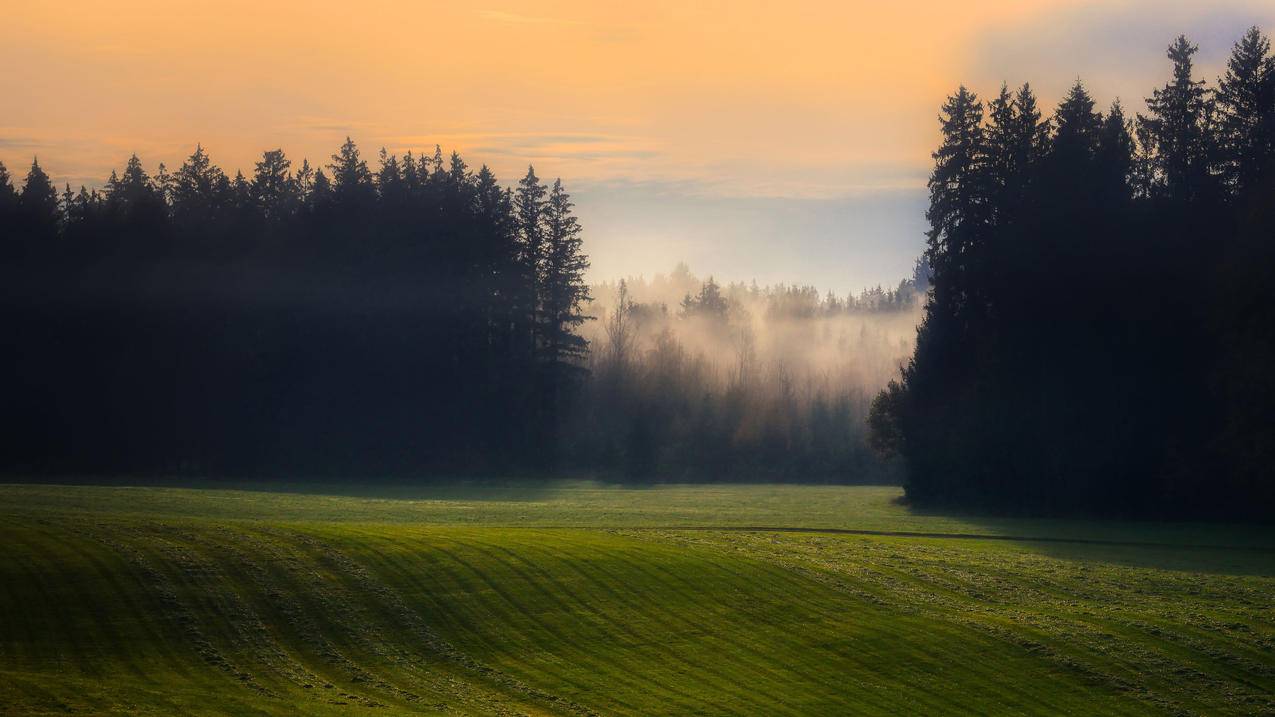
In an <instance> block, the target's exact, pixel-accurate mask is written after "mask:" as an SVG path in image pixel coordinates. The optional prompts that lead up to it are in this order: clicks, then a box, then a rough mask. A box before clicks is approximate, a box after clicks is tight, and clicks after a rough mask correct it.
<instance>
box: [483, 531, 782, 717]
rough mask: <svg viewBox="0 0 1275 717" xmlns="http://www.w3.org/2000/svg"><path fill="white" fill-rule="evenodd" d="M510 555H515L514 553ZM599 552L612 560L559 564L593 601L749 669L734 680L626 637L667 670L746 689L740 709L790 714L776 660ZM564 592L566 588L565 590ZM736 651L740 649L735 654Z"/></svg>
mask: <svg viewBox="0 0 1275 717" xmlns="http://www.w3.org/2000/svg"><path fill="white" fill-rule="evenodd" d="M505 550H508V548H505ZM510 552H511V553H512V551H510ZM598 552H600V553H603V554H604V555H606V557H607V558H608V560H606V561H603V560H599V559H596V558H595V559H591V560H588V562H587V563H586V562H585V561H584V560H583V559H581V558H579V557H573V556H572V555H570V554H561V555H559V556H558V558H559V562H558V564H559V565H561V566H562V567H563V568H565V569H566V570H569V571H571V574H572V575H573V576H574V577H575V578H577V579H578V580H580V581H583V582H585V583H588V584H589V585H590V587H591V595H590V596H591V597H593V598H594V599H596V600H597V601H598V602H600V603H611V604H613V605H614V606H616V607H618V608H619V609H620V610H622V611H623V612H625V613H627V614H631V615H634V616H639V617H640V618H641V621H642V622H643V623H646V624H651V623H654V624H656V625H657V626H658V628H659V631H660V632H662V633H664V634H667V635H669V636H671V637H673V638H674V639H675V640H676V641H677V642H678V644H681V643H683V642H684V641H686V640H687V639H688V638H691V639H696V640H698V641H702V642H704V643H705V644H708V645H712V646H713V650H714V651H716V652H719V653H720V654H722V655H729V662H731V664H732V665H744V666H746V667H745V669H744V670H741V671H740V673H738V674H733V675H732V674H731V673H729V672H728V671H727V670H726V668H724V667H722V666H720V665H719V664H718V663H717V662H713V661H710V662H709V663H708V664H704V663H703V662H695V661H693V660H692V659H690V658H689V657H688V656H687V655H686V654H684V653H682V652H680V651H678V650H677V649H675V648H672V647H669V646H668V644H667V643H665V642H664V641H658V640H655V641H653V640H652V635H651V634H649V633H642V632H641V631H639V630H638V629H636V628H628V629H626V633H627V634H629V635H631V636H632V638H633V639H634V640H636V641H638V642H640V643H643V644H651V643H654V644H655V645H656V646H657V648H658V649H659V658H660V659H662V660H664V661H665V662H664V664H665V666H671V664H672V663H676V664H678V665H682V666H683V668H684V670H685V674H693V675H695V677H696V679H700V678H701V676H703V675H712V676H713V678H714V680H713V684H715V685H718V686H719V689H723V690H725V691H726V692H727V693H730V692H736V693H738V692H740V691H741V686H744V687H746V689H747V691H746V692H745V693H744V694H743V695H742V696H741V699H740V700H739V703H740V704H741V705H742V704H747V705H751V706H752V707H753V708H754V709H757V710H762V709H764V710H766V711H768V712H769V713H772V714H776V713H789V712H790V708H789V706H788V705H786V704H785V703H783V702H782V701H779V700H777V699H776V698H775V697H774V695H775V694H776V693H777V691H776V690H774V689H772V688H773V687H774V685H775V682H776V671H775V670H774V669H773V668H774V660H773V659H770V660H765V659H762V660H759V659H756V657H755V655H753V654H751V651H750V650H745V649H740V648H741V647H742V646H741V645H740V643H738V642H736V641H731V640H722V639H721V636H723V635H725V636H729V635H731V634H734V633H735V632H736V631H735V630H734V629H733V628H734V627H735V626H733V625H732V626H730V628H728V629H720V628H719V629H717V630H708V629H705V627H704V621H703V620H696V619H695V617H697V616H698V615H697V614H696V615H691V614H688V613H687V612H685V611H681V610H677V609H667V608H661V601H665V600H667V599H668V598H669V597H671V596H672V595H673V594H675V590H673V588H672V587H671V586H669V585H668V584H667V583H662V584H660V585H659V586H658V587H654V588H653V587H651V586H649V585H636V584H634V583H632V582H631V581H625V580H623V579H622V578H621V577H619V576H617V575H616V574H614V573H612V572H610V571H608V569H607V568H606V567H604V566H605V565H606V564H609V563H611V561H613V560H616V553H614V552H610V553H608V552H605V551H602V550H599V551H598ZM584 566H587V567H584ZM543 572H544V575H545V576H546V578H547V579H549V580H551V581H553V582H554V583H555V584H561V581H560V580H557V579H555V578H554V577H553V575H554V574H553V573H551V572H548V571H543ZM563 589H567V588H566V587H565V586H563ZM589 609H590V610H591V611H593V612H594V613H595V614H597V615H599V616H602V615H603V614H604V613H603V612H602V611H601V610H600V609H599V608H596V607H591V608H589ZM606 619H608V620H611V621H612V622H615V623H619V622H621V621H619V620H615V619H614V618H613V617H610V616H607V617H606ZM657 634H658V633H657ZM731 648H735V649H733V650H731ZM724 661H725V660H724ZM759 698H761V699H759ZM761 704H765V705H766V706H765V708H763V707H761V706H760V705H761Z"/></svg>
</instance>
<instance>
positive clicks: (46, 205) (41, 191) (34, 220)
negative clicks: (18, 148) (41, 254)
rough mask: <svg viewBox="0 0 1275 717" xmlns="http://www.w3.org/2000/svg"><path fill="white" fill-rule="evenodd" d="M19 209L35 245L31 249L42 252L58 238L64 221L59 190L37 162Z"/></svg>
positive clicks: (29, 172)
mask: <svg viewBox="0 0 1275 717" xmlns="http://www.w3.org/2000/svg"><path fill="white" fill-rule="evenodd" d="M17 209H18V212H19V214H20V215H21V226H22V227H23V230H24V233H25V235H26V238H27V240H28V241H30V242H33V243H32V244H31V245H30V246H29V247H28V250H30V251H40V250H43V249H44V248H45V247H46V246H47V243H48V242H49V241H51V240H53V239H54V238H56V237H57V233H58V224H59V221H60V219H61V212H60V211H59V207H58V191H57V189H55V188H54V187H53V182H52V181H50V180H49V175H47V174H45V172H44V170H43V169H42V168H41V167H40V161H39V160H38V159H33V160H32V161H31V169H30V171H28V172H27V180H26V184H24V185H23V187H22V193H21V194H20V195H18V207H17Z"/></svg>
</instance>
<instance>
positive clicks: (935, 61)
mask: <svg viewBox="0 0 1275 717" xmlns="http://www.w3.org/2000/svg"><path fill="white" fill-rule="evenodd" d="M6 5H7V7H6V8H5V9H4V13H3V14H4V21H3V22H0V66H3V67H4V68H5V71H4V72H3V73H0V102H2V103H3V104H2V105H0V110H2V111H0V161H4V162H5V163H6V164H7V165H8V166H9V167H10V169H11V171H12V172H13V173H15V174H18V175H19V176H20V175H21V174H23V173H24V172H25V166H26V165H27V164H29V162H30V157H31V155H33V154H38V155H39V156H40V159H41V162H42V164H43V165H45V166H46V167H47V168H48V170H49V171H50V173H51V174H53V175H54V177H55V178H57V179H59V180H60V181H70V182H71V183H73V184H80V183H88V184H100V182H101V181H102V179H103V178H104V177H105V176H106V175H107V174H108V173H109V171H110V169H111V168H112V167H118V166H120V165H122V163H123V161H124V160H125V159H126V158H127V156H128V155H129V154H130V153H132V152H137V153H138V154H139V155H141V156H142V158H143V160H144V161H145V162H146V163H147V166H148V168H153V166H154V164H155V163H157V162H159V161H165V162H167V163H168V164H169V166H170V168H171V167H172V166H174V165H175V164H177V163H179V162H180V160H181V159H182V158H183V157H185V156H186V155H188V154H189V153H190V152H191V150H192V149H193V146H194V143H195V142H201V143H203V145H204V147H205V148H206V149H207V150H208V151H209V152H210V153H211V154H212V156H213V159H214V161H217V162H218V163H219V164H221V165H222V166H223V167H224V168H226V169H228V170H231V171H233V169H235V168H242V169H245V171H246V170H248V169H250V168H251V163H252V161H253V159H254V158H255V157H256V156H257V155H259V154H260V152H261V151H262V150H265V149H269V148H274V147H282V148H283V149H284V150H285V151H287V152H288V154H289V155H290V156H291V157H293V158H294V159H295V160H297V161H299V160H300V158H301V157H309V158H310V159H311V161H312V162H313V161H315V160H316V159H319V160H325V161H326V157H327V155H328V154H330V153H331V152H332V150H333V149H334V148H335V147H336V146H337V144H339V142H340V141H341V140H342V139H343V138H344V137H345V136H346V135H347V134H348V135H350V136H352V137H353V138H354V139H355V141H356V142H358V143H359V144H360V146H361V147H362V148H363V149H364V151H365V153H366V154H367V155H368V156H369V157H372V156H374V154H375V150H376V149H377V148H379V147H380V146H382V145H384V146H386V147H388V148H389V149H390V150H391V151H396V152H401V151H403V150H406V149H416V150H420V149H423V148H428V149H432V147H433V145H434V144H435V143H441V144H442V145H443V146H444V148H445V149H453V148H455V149H459V150H460V151H461V152H462V154H464V155H465V157H466V159H467V160H468V161H469V162H470V163H471V164H475V165H477V164H480V163H484V162H486V163H488V164H490V165H491V166H492V167H493V168H494V169H495V170H496V171H497V174H498V175H499V176H501V177H502V179H504V180H505V181H507V182H508V181H512V180H513V179H515V178H516V176H517V175H518V174H520V173H521V172H522V171H523V170H524V169H525V166H526V164H527V163H528V162H534V163H535V164H536V165H537V169H538V171H539V173H540V174H541V175H542V176H558V175H561V176H563V177H564V179H565V180H566V181H567V182H568V185H569V186H576V187H588V186H594V185H597V186H601V185H599V184H598V183H607V182H621V183H634V182H636V183H661V184H667V185H668V186H672V187H682V188H684V189H685V191H686V192H687V193H690V194H697V195H709V196H716V197H723V196H724V197H731V196H734V197H752V196H756V197H789V198H801V199H811V198H815V199H835V198H838V197H846V196H852V195H856V194H863V193H865V192H868V193H870V192H879V191H894V190H899V191H915V190H916V189H917V188H918V187H921V186H923V184H924V177H925V174H926V172H927V171H928V165H929V152H930V151H931V149H932V145H933V143H934V141H935V136H936V131H935V123H934V116H935V112H936V109H937V106H938V104H939V103H940V102H941V101H942V99H943V96H944V95H945V94H946V93H947V92H949V91H951V90H952V89H953V88H954V87H955V86H956V85H957V84H958V83H960V82H963V81H964V82H967V83H971V84H972V85H975V86H976V87H977V89H979V90H980V91H982V92H984V93H987V92H990V91H992V90H993V89H995V87H996V85H997V84H998V82H999V80H1000V79H1001V78H1002V77H1003V78H1004V79H1008V80H1009V81H1011V82H1021V81H1022V80H1025V79H1032V80H1033V82H1034V83H1035V84H1037V85H1038V86H1040V87H1041V88H1042V95H1044V96H1045V99H1046V100H1049V101H1052V97H1051V95H1053V96H1056V93H1057V92H1058V91H1059V90H1060V89H1061V88H1062V87H1063V86H1064V85H1065V84H1067V83H1069V82H1070V81H1071V80H1073V79H1074V78H1075V77H1076V76H1077V74H1084V75H1085V76H1086V80H1088V81H1091V82H1092V83H1093V84H1094V85H1095V92H1096V94H1098V95H1099V97H1100V99H1102V100H1103V101H1104V102H1105V101H1107V100H1109V99H1110V98H1111V97H1112V96H1114V95H1115V94H1132V96H1133V98H1134V99H1139V98H1140V97H1142V96H1145V94H1146V93H1147V92H1148V91H1149V90H1150V88H1151V87H1152V86H1154V84H1151V82H1152V80H1156V79H1157V78H1158V77H1159V75H1160V74H1163V72H1164V62H1163V56H1162V48H1163V47H1164V45H1166V44H1167V42H1168V40H1169V39H1171V37H1172V35H1173V34H1176V32H1179V31H1188V32H1189V31H1191V30H1193V29H1194V28H1197V27H1200V26H1201V23H1203V25H1204V31H1205V32H1206V34H1207V33H1212V32H1214V30H1213V29H1211V28H1213V27H1214V26H1218V29H1217V30H1216V32H1217V34H1219V35H1220V36H1223V37H1225V36H1226V35H1227V34H1228V33H1230V32H1231V30H1232V29H1233V27H1238V28H1240V29H1242V28H1243V27H1247V26H1248V25H1250V24H1253V23H1255V22H1256V23H1258V24H1262V23H1265V22H1269V20H1270V16H1271V15H1272V13H1271V11H1270V9H1271V8H1270V6H1271V5H1272V3H1268V2H1267V3H1249V2H1239V3H1236V4H1231V5H1227V6H1226V7H1227V8H1229V11H1228V12H1229V14H1226V13H1223V14H1224V15H1225V22H1223V23H1221V25H1219V22H1220V21H1218V20H1217V18H1218V17H1219V16H1220V15H1219V12H1218V7H1219V6H1218V5H1217V4H1216V3H1191V2H1185V0H1184V1H1183V2H1176V3H1175V2H1173V1H1172V0H1167V1H1161V2H1150V1H1149V0H1120V1H1119V2H1104V3H1093V2H1081V1H1080V0H1023V1H1019V2H1007V1H1004V0H964V1H963V2H908V1H906V0H897V1H887V2H880V1H875V2H854V1H843V2H809V1H805V0H790V1H788V2H773V1H772V2H752V1H748V0H737V1H736V2H699V3H696V2H686V1H685V0H683V1H681V2H664V1H655V2H633V3H618V2H558V1H553V0H546V1H541V2H535V3H528V2H491V3H488V2H479V3H475V4H469V3H464V2H422V1H413V0H365V1H364V2H358V3H351V2H331V1H329V0H255V1H253V2H243V1H239V0H235V1H232V2H218V3H214V2H172V1H170V2H158V1H150V0H114V1H113V2H109V3H108V2H100V1H99V2H76V1H71V2H67V1H65V0H64V1H62V2H44V1H35V0H9V2H7V3H6ZM1134 19H1136V20H1137V22H1138V24H1139V25H1140V26H1143V25H1147V24H1148V23H1149V25H1150V28H1149V29H1147V28H1144V30H1146V31H1145V32H1144V33H1143V34H1142V35H1136V36H1135V37H1133V38H1130V37H1129V36H1128V35H1127V34H1126V33H1123V32H1121V31H1119V28H1118V27H1115V26H1118V25H1119V24H1120V23H1121V22H1128V21H1132V20H1134ZM1113 27H1115V29H1114V30H1113ZM1234 37H1238V30H1237V31H1236V32H1235V33H1234ZM1234 37H1230V38H1229V39H1227V40H1226V41H1225V42H1220V41H1219V42H1211V41H1210V44H1220V45H1223V46H1222V47H1220V48H1211V51H1214V55H1217V52H1221V51H1225V50H1226V49H1227V48H1228V47H1229V43H1230V41H1231V40H1233V39H1234ZM1130 43H1133V44H1136V52H1137V55H1136V58H1137V61H1136V62H1133V63H1131V64H1130V63H1125V62H1123V61H1121V60H1120V59H1119V58H1123V57H1127V55H1126V54H1124V53H1126V52H1127V50H1126V48H1124V47H1122V46H1123V45H1126V44H1130ZM1201 44H1202V45H1204V44H1205V43H1204V42H1201ZM1113 58H1114V59H1113ZM1144 61H1145V62H1144ZM1029 69H1030V70H1031V71H1032V76H1031V77H1028V76H1025V75H1026V71H1027V70H1029ZM1020 73H1023V75H1024V76H1020ZM1038 75H1047V76H1045V77H1041V76H1038ZM591 183H592V184H591ZM611 199H614V198H611ZM585 219H586V221H587V220H588V217H587V216H586V217H585ZM595 228H597V229H598V230H599V231H600V232H602V233H604V234H605V233H606V232H608V231H610V229H609V228H608V227H607V226H605V225H604V226H601V227H595ZM909 231H911V230H910V229H909ZM909 251H911V249H909ZM595 253H596V252H595ZM676 258H677V257H672V258H670V259H669V262H671V261H672V260H675V259H676ZM705 270H706V271H707V270H709V269H708V268H705Z"/></svg>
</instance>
